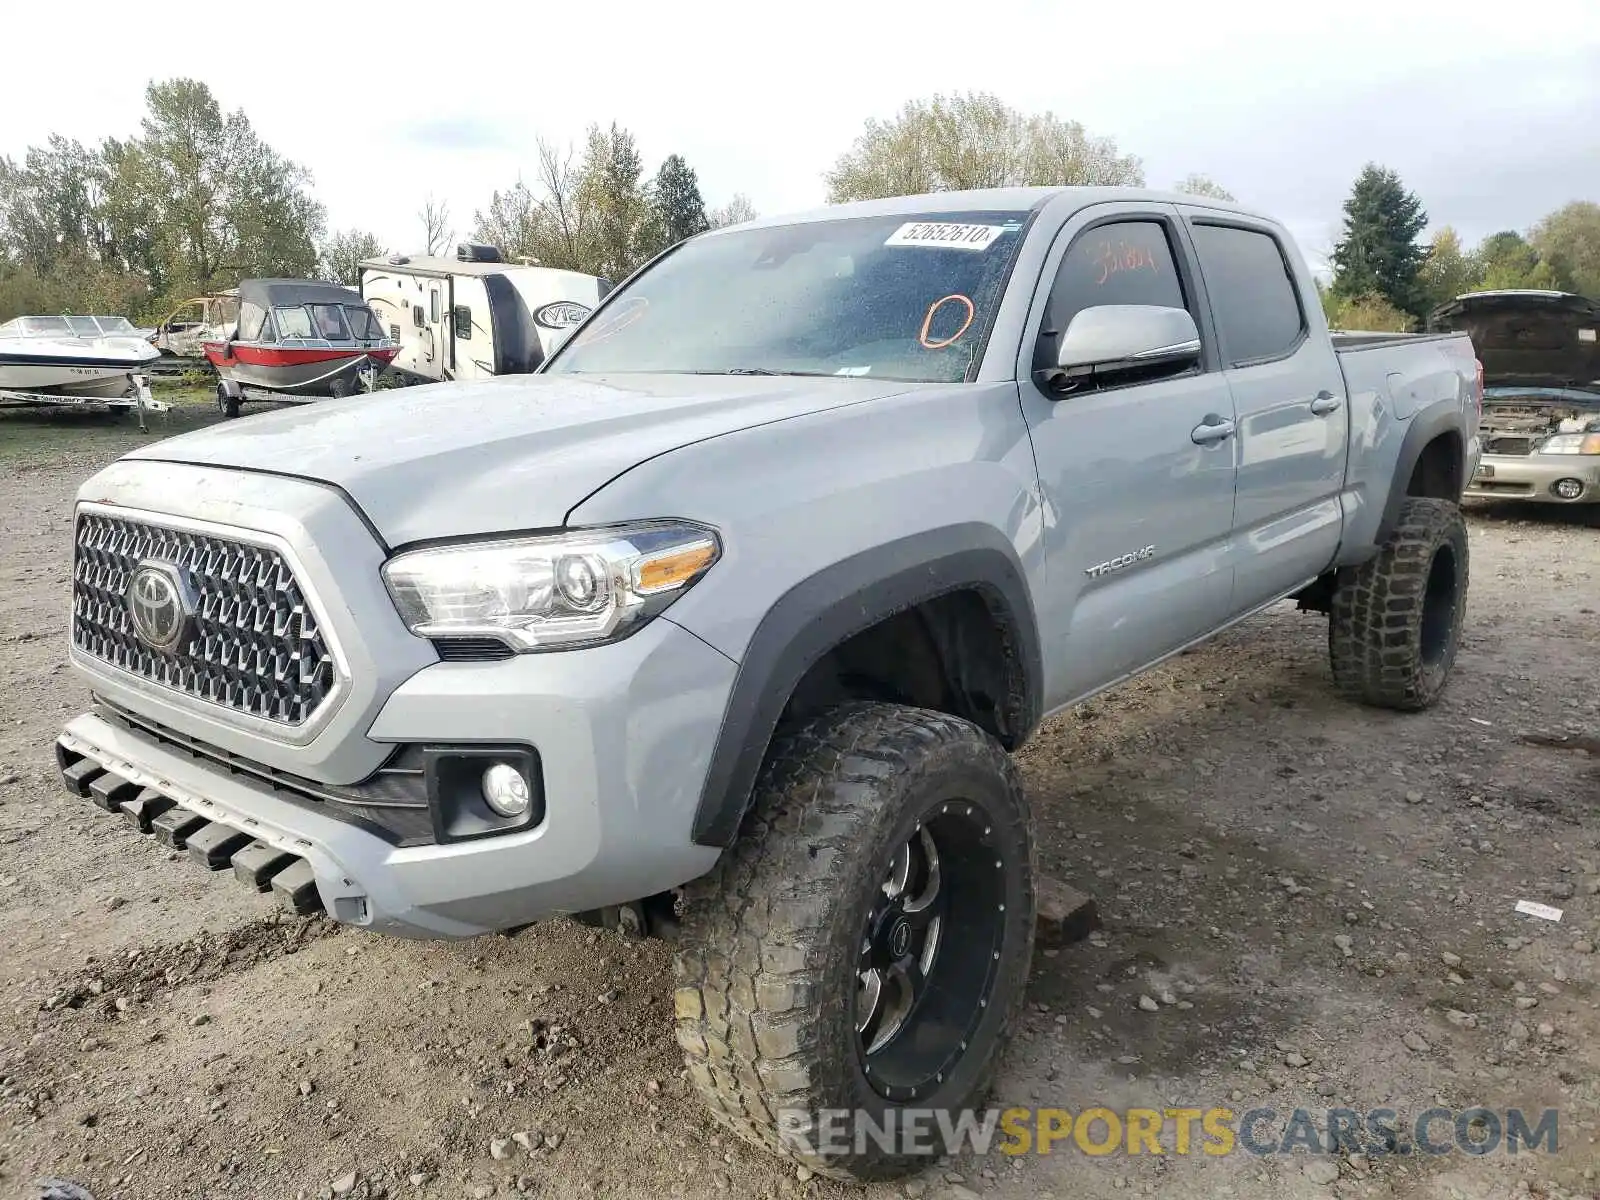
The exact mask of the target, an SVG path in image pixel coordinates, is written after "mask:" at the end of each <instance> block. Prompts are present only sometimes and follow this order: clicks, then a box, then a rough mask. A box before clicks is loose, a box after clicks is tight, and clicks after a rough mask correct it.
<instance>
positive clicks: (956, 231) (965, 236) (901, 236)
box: [883, 221, 1006, 250]
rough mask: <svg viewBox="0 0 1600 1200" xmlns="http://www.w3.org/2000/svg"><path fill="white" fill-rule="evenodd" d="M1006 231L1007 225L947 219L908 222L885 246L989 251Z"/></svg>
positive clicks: (892, 235) (891, 236) (893, 234)
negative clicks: (955, 222) (992, 243)
mask: <svg viewBox="0 0 1600 1200" xmlns="http://www.w3.org/2000/svg"><path fill="white" fill-rule="evenodd" d="M1005 231H1006V229H1005V226H1004V225H956V224H952V223H950V222H946V221H907V222H906V223H905V224H904V225H902V226H900V228H899V229H896V230H895V231H894V232H893V233H891V234H890V235H889V238H888V240H887V241H886V242H884V243H883V244H884V245H885V246H938V247H941V248H943V249H945V250H987V249H988V248H989V243H991V242H993V241H994V240H995V238H997V237H999V236H1000V235H1001V234H1002V233H1004V232H1005Z"/></svg>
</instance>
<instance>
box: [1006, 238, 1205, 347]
mask: <svg viewBox="0 0 1600 1200" xmlns="http://www.w3.org/2000/svg"><path fill="white" fill-rule="evenodd" d="M1102 304H1159V305H1162V306H1163V307H1166V308H1188V307H1189V305H1188V303H1187V301H1186V299H1185V297H1184V294H1183V282H1182V280H1180V279H1179V278H1178V270H1177V266H1176V265H1175V264H1174V262H1173V257H1172V244H1171V243H1170V242H1169V241H1168V240H1167V229H1166V226H1165V225H1163V224H1162V223H1161V222H1160V221H1115V222H1112V223H1111V224H1109V225H1096V226H1095V227H1094V228H1093V229H1089V230H1086V231H1085V232H1083V233H1080V234H1079V235H1078V237H1077V240H1076V241H1074V242H1073V243H1072V245H1071V247H1070V248H1069V249H1068V250H1067V253H1066V255H1065V257H1063V258H1062V260H1061V267H1060V269H1059V270H1057V271H1056V281H1055V283H1054V284H1053V285H1051V288H1050V299H1049V301H1048V302H1047V304H1046V306H1045V316H1044V326H1043V327H1042V328H1041V330H1040V332H1039V344H1038V347H1037V349H1036V350H1035V352H1034V367H1035V369H1040V368H1044V367H1047V366H1049V365H1051V364H1052V363H1054V362H1055V350H1056V338H1057V337H1059V336H1060V334H1061V333H1062V331H1064V330H1065V329H1066V328H1067V326H1068V325H1070V324H1071V323H1072V318H1073V317H1075V316H1077V315H1078V313H1079V312H1081V311H1082V310H1084V309H1086V308H1097V307H1099V306H1100V305H1102Z"/></svg>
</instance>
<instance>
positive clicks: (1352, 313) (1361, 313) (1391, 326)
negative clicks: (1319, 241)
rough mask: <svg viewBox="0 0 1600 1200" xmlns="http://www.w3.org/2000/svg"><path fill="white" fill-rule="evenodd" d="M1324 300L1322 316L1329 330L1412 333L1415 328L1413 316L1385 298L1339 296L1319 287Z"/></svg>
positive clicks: (1321, 286)
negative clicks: (1326, 321) (1326, 320)
mask: <svg viewBox="0 0 1600 1200" xmlns="http://www.w3.org/2000/svg"><path fill="white" fill-rule="evenodd" d="M1317 292H1318V294H1319V295H1320V296H1321V297H1322V314H1323V316H1325V317H1326V318H1327V319H1328V328H1329V329H1343V330H1348V331H1355V332H1363V333H1409V332H1410V331H1411V330H1412V329H1413V328H1415V326H1416V322H1415V321H1414V320H1413V319H1412V318H1411V316H1410V314H1408V313H1403V312H1401V311H1400V310H1399V309H1398V308H1396V307H1395V306H1394V305H1392V304H1390V303H1389V302H1388V301H1387V300H1385V299H1384V298H1383V297H1382V296H1348V297H1346V296H1339V295H1337V294H1335V292H1334V291H1333V289H1332V288H1328V287H1324V286H1323V285H1322V284H1321V282H1318V284H1317Z"/></svg>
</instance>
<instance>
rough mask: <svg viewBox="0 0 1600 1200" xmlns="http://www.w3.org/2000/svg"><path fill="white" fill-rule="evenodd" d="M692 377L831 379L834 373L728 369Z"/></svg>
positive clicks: (743, 368) (692, 373) (764, 368)
mask: <svg viewBox="0 0 1600 1200" xmlns="http://www.w3.org/2000/svg"><path fill="white" fill-rule="evenodd" d="M689 374H690V375H798V376H803V377H806V378H814V379H831V378H832V377H833V376H834V374H835V372H833V371H774V370H771V369H770V368H768V367H728V368H727V369H726V370H722V371H690V372H689Z"/></svg>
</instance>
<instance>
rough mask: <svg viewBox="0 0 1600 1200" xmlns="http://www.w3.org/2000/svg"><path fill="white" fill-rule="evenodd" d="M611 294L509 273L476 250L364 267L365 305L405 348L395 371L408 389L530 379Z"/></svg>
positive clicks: (563, 277)
mask: <svg viewBox="0 0 1600 1200" xmlns="http://www.w3.org/2000/svg"><path fill="white" fill-rule="evenodd" d="M610 290H611V283H610V281H609V280H606V279H601V278H599V277H598V276H594V275H584V274H582V273H580V272H578V271H561V270H557V269H555V268H553V267H540V266H524V265H520V264H517V263H508V262H506V261H504V259H503V257H502V256H501V254H500V251H499V250H497V249H496V248H495V247H493V246H485V245H482V244H480V243H476V242H463V243H461V244H460V245H458V246H457V247H456V252H455V257H453V258H444V257H436V256H430V255H424V254H411V255H406V254H392V255H390V256H388V257H387V258H372V259H367V260H366V261H365V262H363V263H362V264H361V295H362V297H363V298H364V299H365V300H366V302H367V303H368V304H369V305H371V306H372V310H373V312H375V313H377V314H378V320H379V321H381V322H382V323H383V325H384V326H385V327H386V331H387V332H388V334H389V336H390V337H391V338H393V339H394V340H395V341H397V342H399V343H400V353H399V354H398V355H396V356H395V360H394V362H393V364H392V365H391V367H390V370H391V372H392V373H393V375H394V376H395V377H396V378H397V379H399V380H400V381H401V382H403V383H436V382H440V381H443V380H448V379H484V378H487V377H488V376H491V375H522V374H527V373H528V372H530V371H532V370H533V369H534V368H536V367H537V366H538V365H539V364H540V363H542V362H543V361H544V360H545V356H546V355H548V354H550V353H551V352H552V351H553V350H554V349H555V348H556V346H557V345H558V344H560V342H561V340H562V338H564V337H565V336H566V335H567V333H568V332H569V331H570V330H571V329H572V327H573V326H575V325H577V324H578V323H579V322H580V321H582V320H583V319H584V318H585V317H587V316H588V315H589V313H590V311H591V310H592V309H593V308H594V306H595V305H597V304H598V303H599V302H600V300H601V298H602V297H603V296H604V295H605V294H606V293H607V292H608V291H610Z"/></svg>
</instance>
